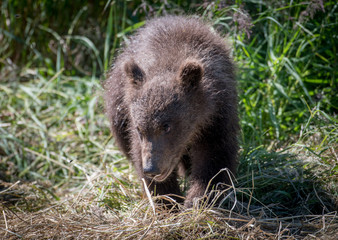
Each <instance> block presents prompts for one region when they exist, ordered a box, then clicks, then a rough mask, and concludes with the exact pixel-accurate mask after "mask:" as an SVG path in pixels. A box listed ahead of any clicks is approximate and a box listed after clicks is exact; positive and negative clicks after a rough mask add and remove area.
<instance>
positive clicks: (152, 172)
mask: <svg viewBox="0 0 338 240" xmlns="http://www.w3.org/2000/svg"><path fill="white" fill-rule="evenodd" d="M143 173H144V174H145V175H146V176H148V177H154V176H156V175H158V174H160V170H159V169H158V167H157V166H155V165H153V164H151V165H149V166H146V167H144V168H143Z"/></svg>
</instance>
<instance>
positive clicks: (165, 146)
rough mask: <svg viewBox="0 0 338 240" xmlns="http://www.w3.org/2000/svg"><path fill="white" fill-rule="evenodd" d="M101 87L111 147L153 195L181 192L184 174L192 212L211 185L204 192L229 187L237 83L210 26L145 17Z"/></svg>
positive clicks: (226, 52)
mask: <svg viewBox="0 0 338 240" xmlns="http://www.w3.org/2000/svg"><path fill="white" fill-rule="evenodd" d="M103 88H104V100H105V111H106V114H107V116H108V118H109V121H110V129H111V132H112V134H113V136H114V139H115V143H116V144H117V146H118V147H119V148H120V150H121V151H122V152H123V153H124V154H125V155H126V157H127V158H128V159H130V160H131V161H132V162H133V165H134V167H135V169H136V172H137V174H138V175H139V177H140V178H144V179H145V181H146V183H147V184H148V188H149V190H150V192H153V194H155V195H166V194H169V195H170V194H172V196H175V195H181V191H180V187H179V184H178V181H177V177H178V173H179V172H180V173H181V172H183V173H185V174H186V175H187V176H188V181H189V189H188V191H187V193H186V198H185V201H184V204H185V206H187V207H189V206H192V203H193V200H194V199H195V198H198V197H201V196H203V195H204V193H205V191H206V189H207V187H208V184H209V182H211V186H210V187H209V190H210V189H212V187H213V186H214V187H215V186H216V184H217V183H226V184H229V183H230V180H229V177H228V174H227V172H226V171H221V173H219V172H220V170H221V169H223V168H228V169H229V170H230V171H231V172H232V173H235V170H236V166H237V152H238V141H237V136H238V132H239V121H238V113H237V91H236V80H235V74H234V65H233V62H232V59H231V57H230V54H229V49H228V48H227V46H226V44H225V42H224V39H222V37H221V36H220V35H218V34H217V33H216V32H215V31H214V30H212V28H211V26H209V25H208V24H206V23H205V22H203V21H202V20H200V19H198V18H195V17H182V16H167V17H160V18H156V19H153V20H150V21H149V22H147V24H146V25H145V26H144V27H142V28H141V29H139V30H138V31H137V32H136V33H135V34H134V35H133V36H132V37H131V39H130V42H128V44H127V46H126V47H124V48H123V49H122V51H121V53H120V54H119V56H118V57H117V58H116V59H115V61H114V64H113V67H112V68H111V70H110V71H109V72H108V74H107V79H106V80H105V82H104V83H103ZM217 173H219V174H218V175H217V176H216V177H215V175H216V174H217ZM174 198H175V197H174ZM176 199H177V200H179V199H180V198H176Z"/></svg>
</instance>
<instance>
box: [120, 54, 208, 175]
mask: <svg viewBox="0 0 338 240" xmlns="http://www.w3.org/2000/svg"><path fill="white" fill-rule="evenodd" d="M124 71H125V75H126V76H127V78H128V80H129V81H128V84H127V94H126V96H127V97H126V101H127V102H128V105H129V112H130V118H131V119H129V120H130V123H131V127H130V128H131V129H130V133H131V135H132V139H133V143H132V144H139V146H140V148H141V158H142V167H143V171H144V173H145V175H146V176H148V177H150V178H153V179H154V180H155V181H158V182H161V181H164V180H165V179H166V178H167V177H168V176H169V175H170V174H171V173H172V171H173V170H174V169H175V168H176V167H177V165H178V162H179V161H180V159H181V157H182V155H183V154H185V152H186V151H187V149H188V147H189V144H190V143H191V142H192V140H193V139H195V138H196V137H198V133H199V131H200V128H201V127H200V125H202V122H203V121H205V119H206V117H205V116H206V115H207V113H208V112H209V110H210V109H208V107H209V104H208V98H207V97H206V96H205V91H204V90H203V87H202V81H203V76H204V68H203V64H202V63H201V62H199V61H198V60H195V59H187V60H186V61H184V62H182V63H181V64H180V67H179V68H178V69H177V70H176V71H173V70H167V71H165V70H164V71H159V73H160V74H152V76H150V77H149V78H148V76H147V72H146V71H144V70H143V69H142V68H141V64H140V66H139V65H138V64H137V63H135V61H133V60H131V61H129V62H127V63H126V64H125V65H124ZM149 75H151V74H149Z"/></svg>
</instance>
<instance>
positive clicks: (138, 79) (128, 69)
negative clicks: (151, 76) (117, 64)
mask: <svg viewBox="0 0 338 240" xmlns="http://www.w3.org/2000/svg"><path fill="white" fill-rule="evenodd" d="M124 71H125V73H126V75H127V77H128V78H129V80H130V82H131V83H132V84H133V85H135V86H141V85H142V84H143V82H144V80H145V73H144V72H143V70H142V69H141V68H140V67H139V66H138V65H137V64H136V63H135V62H134V60H131V61H128V62H126V63H125V65H124Z"/></svg>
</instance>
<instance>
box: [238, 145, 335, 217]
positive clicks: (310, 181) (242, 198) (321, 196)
mask: <svg viewBox="0 0 338 240" xmlns="http://www.w3.org/2000/svg"><path fill="white" fill-rule="evenodd" d="M316 168H320V165H318V164H317V165H316V164H314V163H313V164H309V163H305V162H303V161H301V160H299V156H296V155H293V154H289V153H283V152H268V151H266V150H265V149H262V148H260V149H254V150H252V151H249V152H247V153H244V154H242V156H241V163H240V166H239V172H238V175H237V183H238V184H236V188H237V189H238V191H236V192H237V199H238V201H239V202H241V203H242V204H243V203H246V204H247V206H246V207H243V210H244V209H249V212H250V214H251V215H252V216H261V215H262V214H264V215H266V217H277V216H278V217H286V216H298V215H322V214H327V213H330V212H332V211H337V200H335V199H334V194H332V193H330V192H329V190H328V188H327V186H324V183H323V181H322V179H319V178H318V175H317V176H316V175H315V173H316V172H318V171H317V170H316ZM262 209H265V211H262Z"/></svg>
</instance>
